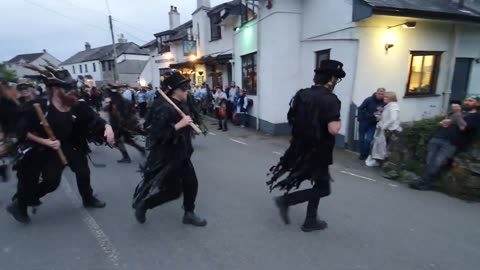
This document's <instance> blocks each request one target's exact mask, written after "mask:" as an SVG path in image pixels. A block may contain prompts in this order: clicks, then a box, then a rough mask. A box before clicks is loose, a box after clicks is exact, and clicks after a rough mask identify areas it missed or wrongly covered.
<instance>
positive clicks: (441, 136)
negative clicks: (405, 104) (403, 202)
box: [410, 95, 480, 190]
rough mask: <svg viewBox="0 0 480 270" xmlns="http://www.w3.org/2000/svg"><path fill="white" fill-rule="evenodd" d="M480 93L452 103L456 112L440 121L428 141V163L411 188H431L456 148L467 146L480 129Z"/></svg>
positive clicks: (411, 184)
mask: <svg viewBox="0 0 480 270" xmlns="http://www.w3.org/2000/svg"><path fill="white" fill-rule="evenodd" d="M479 106H480V97H479V96H476V95H473V96H470V97H467V98H466V99H465V101H464V103H463V109H465V112H462V106H460V105H459V104H452V111H453V113H452V114H451V115H449V116H448V118H447V119H445V120H443V121H441V122H440V123H439V127H438V128H437V130H436V131H435V133H434V134H433V138H432V139H431V140H430V142H429V143H428V154H427V164H426V167H425V171H424V173H423V175H422V177H421V178H420V179H417V180H414V181H412V182H411V183H410V188H413V189H418V190H430V189H432V183H433V181H434V180H435V177H436V176H438V173H439V172H440V170H441V169H442V168H443V167H444V166H445V165H446V164H447V163H448V160H449V159H451V158H452V157H453V156H454V155H455V153H456V152H457V150H459V149H462V148H464V147H466V146H467V145H468V144H469V143H470V142H471V141H472V140H473V138H474V136H475V134H476V132H477V130H479V129H480V113H479V112H478V107H479Z"/></svg>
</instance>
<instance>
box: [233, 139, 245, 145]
mask: <svg viewBox="0 0 480 270" xmlns="http://www.w3.org/2000/svg"><path fill="white" fill-rule="evenodd" d="M229 140H230V141H232V142H236V143H239V144H243V145H248V144H246V143H244V142H241V141H237V140H235V139H232V138H230V139H229Z"/></svg>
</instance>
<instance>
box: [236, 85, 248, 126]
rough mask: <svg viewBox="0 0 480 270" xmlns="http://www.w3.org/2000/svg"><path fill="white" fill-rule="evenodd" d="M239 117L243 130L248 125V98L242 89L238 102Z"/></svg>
mask: <svg viewBox="0 0 480 270" xmlns="http://www.w3.org/2000/svg"><path fill="white" fill-rule="evenodd" d="M236 109H237V117H238V121H239V122H240V126H241V127H242V128H244V127H246V126H247V125H248V97H247V95H246V94H245V92H244V91H243V90H242V89H240V90H239V97H238V98H237V102H236Z"/></svg>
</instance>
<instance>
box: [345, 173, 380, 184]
mask: <svg viewBox="0 0 480 270" xmlns="http://www.w3.org/2000/svg"><path fill="white" fill-rule="evenodd" d="M340 172H341V173H344V174H348V175H351V176H355V177H358V178H361V179H365V180H368V181H371V182H377V180H375V179H372V178H368V177H365V176H361V175H358V174H354V173H351V172H347V171H340Z"/></svg>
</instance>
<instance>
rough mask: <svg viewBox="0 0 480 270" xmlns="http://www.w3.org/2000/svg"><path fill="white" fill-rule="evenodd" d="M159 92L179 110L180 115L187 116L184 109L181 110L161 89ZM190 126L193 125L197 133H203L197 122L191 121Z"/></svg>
mask: <svg viewBox="0 0 480 270" xmlns="http://www.w3.org/2000/svg"><path fill="white" fill-rule="evenodd" d="M158 92H159V93H160V95H162V97H163V98H164V99H165V100H166V101H167V102H168V103H170V105H172V106H173V108H175V110H177V112H178V114H180V116H182V117H185V116H187V115H186V114H185V113H184V112H183V111H182V110H180V108H178V106H177V105H176V104H175V103H173V101H172V100H171V99H170V98H169V97H168V96H167V95H166V94H165V93H164V92H163V91H162V90H161V89H159V90H158ZM190 127H192V129H193V130H194V131H195V132H196V133H197V134H202V130H201V129H200V128H199V127H198V126H197V125H196V124H195V123H190Z"/></svg>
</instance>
